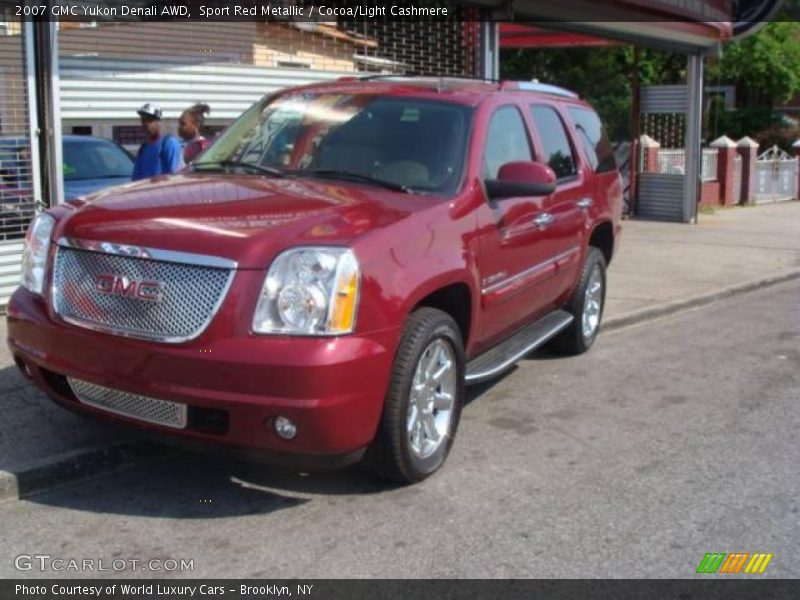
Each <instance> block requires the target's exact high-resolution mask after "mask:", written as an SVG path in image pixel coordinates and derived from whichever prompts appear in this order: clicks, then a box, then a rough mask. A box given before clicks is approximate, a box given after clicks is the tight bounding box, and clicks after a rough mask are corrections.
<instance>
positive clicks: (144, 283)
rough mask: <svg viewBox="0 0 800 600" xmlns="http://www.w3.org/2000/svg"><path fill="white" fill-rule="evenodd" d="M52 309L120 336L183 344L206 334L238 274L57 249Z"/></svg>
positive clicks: (69, 319) (68, 319)
mask: <svg viewBox="0 0 800 600" xmlns="http://www.w3.org/2000/svg"><path fill="white" fill-rule="evenodd" d="M53 271H54V272H53V290H52V292H53V294H52V296H53V308H54V310H55V312H56V313H57V314H58V315H59V316H60V317H61V318H62V319H63V320H65V321H66V322H68V323H72V324H73V325H78V326H80V327H86V328H89V329H95V330H99V331H105V332H108V333H113V334H117V335H123V336H127V337H134V338H139V339H147V340H155V341H161V342H170V343H177V342H184V341H188V340H191V339H194V338H196V337H197V336H199V335H200V334H201V333H203V331H205V329H206V327H208V324H209V323H210V322H211V319H212V318H213V317H214V314H215V313H216V312H217V310H218V309H219V307H220V305H221V304H222V301H223V299H224V297H225V294H226V293H227V290H228V288H229V287H230V284H231V281H232V279H233V275H234V270H233V269H229V268H223V267H217V266H206V265H199V264H188V263H179V262H170V261H163V260H155V259H153V258H143V257H140V256H125V255H121V254H111V253H103V252H96V251H90V250H82V249H79V248H74V247H66V246H58V247H57V250H56V258H55V266H54V269H53Z"/></svg>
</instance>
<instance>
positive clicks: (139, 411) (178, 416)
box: [67, 377, 187, 429]
mask: <svg viewBox="0 0 800 600" xmlns="http://www.w3.org/2000/svg"><path fill="white" fill-rule="evenodd" d="M67 381H68V382H69V386H70V387H71V388H72V391H73V392H74V393H75V396H76V397H77V398H78V400H79V401H80V402H81V403H83V404H87V405H89V406H93V407H95V408H99V409H101V410H105V411H107V412H111V413H114V414H117V415H122V416H123V417H131V418H133V419H139V420H140V421H147V422H148V423H155V424H157V425H164V426H165V427H173V428H175V429H183V428H185V427H186V421H187V418H186V415H187V410H186V405H185V404H181V403H180V402H171V401H169V400H158V399H156V398H150V397H149V396H141V395H139V394H131V393H129V392H122V391H120V390H113V389H111V388H107V387H103V386H100V385H95V384H94V383H89V382H88V381H81V380H80V379H73V378H72V377H68V378H67Z"/></svg>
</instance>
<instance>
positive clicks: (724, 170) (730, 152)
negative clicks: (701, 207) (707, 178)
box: [711, 135, 739, 206]
mask: <svg viewBox="0 0 800 600" xmlns="http://www.w3.org/2000/svg"><path fill="white" fill-rule="evenodd" d="M711 147H712V148H715V149H716V151H717V181H718V182H719V202H720V204H722V206H732V205H734V204H736V203H737V202H739V198H737V197H736V189H735V181H734V180H735V177H736V175H735V164H736V142H734V141H733V140H732V139H731V138H729V137H728V136H727V135H723V136H722V137H721V138H718V139H716V140H714V141H713V142H711Z"/></svg>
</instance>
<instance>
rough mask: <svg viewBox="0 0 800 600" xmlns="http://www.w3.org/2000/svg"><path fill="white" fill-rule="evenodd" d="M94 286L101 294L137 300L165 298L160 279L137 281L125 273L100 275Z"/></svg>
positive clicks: (158, 300)
mask: <svg viewBox="0 0 800 600" xmlns="http://www.w3.org/2000/svg"><path fill="white" fill-rule="evenodd" d="M94 287H95V289H96V290H97V291H98V292H100V293H101V294H109V295H111V296H125V297H127V298H136V299H137V300H148V301H150V302H161V300H163V298H164V284H163V283H160V282H158V281H136V280H133V279H130V278H128V277H125V276H124V275H105V274H103V275H98V276H97V277H95V278H94Z"/></svg>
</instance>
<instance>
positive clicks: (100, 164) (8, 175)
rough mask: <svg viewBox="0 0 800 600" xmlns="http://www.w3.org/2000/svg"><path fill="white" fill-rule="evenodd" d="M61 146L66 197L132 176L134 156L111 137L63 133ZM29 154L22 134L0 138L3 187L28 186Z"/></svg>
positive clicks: (117, 182)
mask: <svg viewBox="0 0 800 600" xmlns="http://www.w3.org/2000/svg"><path fill="white" fill-rule="evenodd" d="M61 148H62V162H63V165H64V199H65V200H71V199H72V198H77V197H78V196H84V195H86V194H91V193H92V192H96V191H98V190H101V189H103V188H107V187H111V186H113V185H119V184H121V183H128V182H130V180H131V175H132V174H133V157H132V156H131V155H130V154H129V153H128V152H127V151H126V150H125V149H124V148H122V147H121V146H119V145H118V144H116V143H114V142H112V141H110V140H105V139H102V138H96V137H91V136H85V135H65V136H63V140H62V146H61ZM29 157H30V150H29V147H28V140H26V139H25V138H4V139H0V186H2V187H4V188H5V189H6V190H9V189H17V190H19V191H25V190H30V187H31V182H30V165H29Z"/></svg>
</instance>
